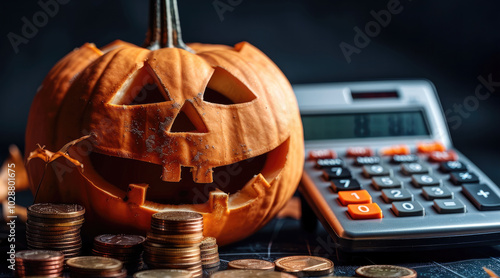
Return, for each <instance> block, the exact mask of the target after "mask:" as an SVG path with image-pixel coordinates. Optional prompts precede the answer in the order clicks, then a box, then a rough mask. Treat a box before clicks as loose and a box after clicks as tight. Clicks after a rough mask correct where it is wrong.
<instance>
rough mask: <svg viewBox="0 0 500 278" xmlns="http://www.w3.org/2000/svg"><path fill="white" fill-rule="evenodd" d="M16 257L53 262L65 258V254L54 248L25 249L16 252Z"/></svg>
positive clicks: (32, 260) (30, 260) (29, 260)
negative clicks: (53, 249)
mask: <svg viewBox="0 0 500 278" xmlns="http://www.w3.org/2000/svg"><path fill="white" fill-rule="evenodd" d="M16 259H21V260H23V261H25V262H52V261H60V260H62V259H64V255H63V254H62V253H61V252H58V251H52V250H24V251H19V252H17V253H16Z"/></svg>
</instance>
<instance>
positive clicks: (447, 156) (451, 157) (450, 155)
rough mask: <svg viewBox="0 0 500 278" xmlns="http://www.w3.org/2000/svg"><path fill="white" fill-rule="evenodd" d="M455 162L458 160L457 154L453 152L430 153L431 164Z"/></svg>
mask: <svg viewBox="0 0 500 278" xmlns="http://www.w3.org/2000/svg"><path fill="white" fill-rule="evenodd" d="M455 160H458V154H457V153H456V152H454V151H447V152H432V153H431V154H430V155H429V161H431V162H444V161H455Z"/></svg>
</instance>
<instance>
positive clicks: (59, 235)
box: [26, 231, 80, 240]
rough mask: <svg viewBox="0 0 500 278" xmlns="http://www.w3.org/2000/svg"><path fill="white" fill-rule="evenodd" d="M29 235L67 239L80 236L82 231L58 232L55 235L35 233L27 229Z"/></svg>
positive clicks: (41, 237)
mask: <svg viewBox="0 0 500 278" xmlns="http://www.w3.org/2000/svg"><path fill="white" fill-rule="evenodd" d="M26 236H27V237H32V238H40V239H48V240H50V239H63V240H64V239H66V238H78V237H80V232H77V233H57V234H53V235H44V234H40V233H34V232H31V231H26Z"/></svg>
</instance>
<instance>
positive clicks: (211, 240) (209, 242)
mask: <svg viewBox="0 0 500 278" xmlns="http://www.w3.org/2000/svg"><path fill="white" fill-rule="evenodd" d="M209 246H217V239H215V237H210V236H209V237H204V238H203V240H202V241H201V245H200V248H206V247H209Z"/></svg>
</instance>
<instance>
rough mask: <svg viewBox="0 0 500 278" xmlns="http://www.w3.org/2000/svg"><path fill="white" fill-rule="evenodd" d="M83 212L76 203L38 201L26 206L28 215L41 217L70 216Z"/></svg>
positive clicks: (83, 209)
mask: <svg viewBox="0 0 500 278" xmlns="http://www.w3.org/2000/svg"><path fill="white" fill-rule="evenodd" d="M84 214H85V208H84V207H82V206H80V205H78V204H53V203H38V204H34V205H31V206H29V207H28V215H32V216H36V217H41V218H72V217H77V216H82V215H84Z"/></svg>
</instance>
